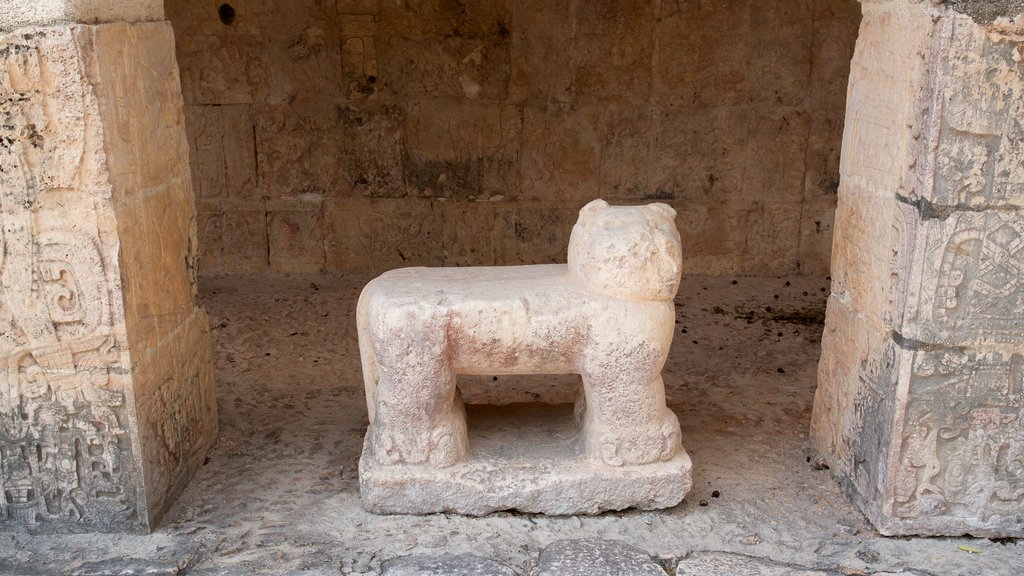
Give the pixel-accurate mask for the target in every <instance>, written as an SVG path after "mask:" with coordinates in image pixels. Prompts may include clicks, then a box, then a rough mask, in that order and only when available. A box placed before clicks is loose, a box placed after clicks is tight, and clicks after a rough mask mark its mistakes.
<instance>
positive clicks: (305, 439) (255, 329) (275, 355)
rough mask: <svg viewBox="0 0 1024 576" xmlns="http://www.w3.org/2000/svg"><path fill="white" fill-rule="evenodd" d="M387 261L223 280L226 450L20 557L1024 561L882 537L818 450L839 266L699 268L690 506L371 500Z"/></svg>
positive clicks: (204, 567)
mask: <svg viewBox="0 0 1024 576" xmlns="http://www.w3.org/2000/svg"><path fill="white" fill-rule="evenodd" d="M367 280H368V278H344V279H343V278H336V277H335V278H328V277H305V278H289V279H280V278H277V279H270V278H227V279H207V280H204V281H203V283H202V288H203V294H202V299H203V302H204V304H205V305H206V306H207V308H208V309H209V312H210V320H211V325H212V328H213V345H214V361H215V365H216V379H217V392H218V398H219V404H220V438H219V439H218V441H217V444H216V445H215V447H214V448H213V450H212V451H211V452H210V454H209V458H208V461H207V463H206V464H205V465H204V466H203V467H202V469H201V470H200V471H199V473H198V474H197V476H196V477H195V479H194V480H193V481H192V483H191V485H190V486H189V487H188V489H187V490H186V491H185V493H184V494H183V495H182V496H181V498H180V499H179V500H178V502H177V503H176V504H175V506H174V507H173V508H172V510H171V511H170V512H169V514H168V515H167V517H166V518H165V520H164V521H163V523H162V524H161V525H160V526H159V528H158V529H157V530H156V531H155V533H154V534H151V535H148V536H124V535H77V536H61V537H47V536H28V535H25V534H19V533H8V534H0V572H3V573H15V574H16V573H66V572H76V571H77V572H78V573H81V574H89V573H103V570H102V567H103V566H107V567H117V566H124V567H126V568H129V567H131V566H133V565H134V566H142V567H145V566H148V567H149V568H148V569H149V570H150V573H154V574H156V573H173V572H172V571H171V570H172V569H174V568H175V567H177V568H184V569H185V570H186V571H187V572H188V573H190V574H249V573H291V572H299V571H302V572H304V573H314V574H321V573H322V574H332V573H333V574H337V573H343V574H349V573H367V574H374V573H376V572H377V571H378V570H379V566H380V563H381V562H382V561H383V560H387V559H389V558H394V557H397V556H402V555H408V554H426V555H443V554H460V553H464V552H472V553H474V554H478V555H481V556H488V557H491V558H494V559H496V560H499V561H501V562H504V563H507V564H508V565H509V566H512V567H513V568H515V569H517V570H520V571H523V572H526V571H528V570H529V568H530V567H531V565H532V564H533V563H534V562H536V558H537V555H538V553H539V551H540V550H541V549H542V548H544V547H545V546H546V545H548V544H550V543H551V542H553V541H555V540H558V539H563V538H595V537H596V538H609V539H618V540H622V541H625V542H628V543H630V544H633V545H635V546H638V547H639V548H642V549H644V550H646V551H647V552H649V553H650V554H651V555H653V556H655V557H657V558H661V559H664V560H665V564H666V565H671V559H672V558H680V557H684V556H686V555H688V554H692V553H695V552H704V551H712V552H729V553H736V554H742V555H747V556H754V557H759V558H765V559H769V560H772V561H774V562H779V563H782V564H785V565H788V566H803V567H809V568H819V569H829V570H835V571H837V572H839V573H845V574H871V573H874V572H883V571H888V572H901V571H912V572H914V573H918V574H933V575H940V574H941V575H971V576H975V575H982V574H986V575H987V574H992V575H999V574H1005V575H1017V574H1022V573H1024V547H1022V546H1021V545H1020V544H1018V543H1016V542H1015V541H991V540H987V539H972V538H883V537H881V536H879V535H878V534H877V533H876V532H875V531H874V530H873V529H872V527H871V526H870V524H869V523H868V522H867V521H866V519H865V518H864V516H863V515H862V514H860V512H859V511H858V510H857V509H856V508H855V507H854V506H853V505H851V504H850V503H849V502H848V501H847V499H846V498H845V497H844V496H843V494H842V492H841V490H840V488H839V486H838V484H837V483H836V482H835V480H834V479H833V478H832V476H831V472H830V471H829V470H828V469H826V468H825V466H824V464H825V463H823V462H821V461H819V460H818V459H816V458H815V455H814V454H813V452H812V450H811V448H810V446H809V443H808V439H807V430H808V425H809V420H810V413H811V404H812V400H813V396H814V386H815V371H816V367H817V360H818V354H819V339H820V335H821V330H822V321H823V318H824V303H825V298H826V293H827V290H828V283H827V279H824V278H806V277H794V278H789V279H786V278H773V279H754V278H703V277H687V278H684V280H683V287H682V289H681V290H680V295H679V296H678V298H677V311H678V325H677V328H678V331H677V333H676V336H675V340H674V343H673V348H672V353H671V355H670V358H669V361H668V364H667V366H666V368H665V374H664V378H665V384H666V388H667V397H668V403H669V407H670V408H672V409H673V410H674V411H675V412H676V414H678V415H679V419H680V422H681V424H682V428H683V443H684V446H685V447H686V449H687V451H688V452H689V453H690V456H691V457H692V459H693V462H694V468H693V470H694V488H693V491H692V492H691V493H690V494H689V495H688V496H687V498H686V499H685V501H684V502H683V503H682V504H680V505H679V506H676V507H675V508H672V509H669V510H663V511H659V512H642V511H623V512H616V513H606V514H602V515H600V516H593V517H582V516H580V517H544V516H534V515H523V514H516V513H497V514H493V515H491V516H488V517H483V518H469V517H461V516H457V515H441V514H438V515H431V516H424V517H411V516H375V515H372V514H369V513H367V512H365V511H364V510H363V509H362V508H361V506H360V501H359V490H358V477H357V461H358V458H359V452H360V450H361V447H362V439H363V433H364V430H365V428H366V425H367V420H366V405H365V400H364V396H363V390H362V378H361V372H360V368H359V353H358V348H357V341H356V331H355V320H354V311H355V303H356V298H357V296H358V292H359V289H360V288H361V286H362V285H363V284H364V283H365V282H366V281H367ZM488 380H489V382H488ZM460 383H461V384H460V385H461V386H462V387H463V388H464V389H465V393H466V398H467V400H469V401H492V402H495V401H497V402H512V401H524V400H527V401H528V400H531V399H539V400H547V401H558V400H564V399H569V398H571V397H572V395H573V394H574V393H575V389H574V387H575V385H576V382H575V380H574V379H573V378H556V379H550V380H548V379H543V378H540V379H537V378H532V379H525V380H523V381H518V382H517V381H509V379H506V378H499V379H498V381H494V380H493V379H484V381H473V382H471V381H468V380H467V381H466V382H464V383H462V381H461V380H460ZM488 390H491V391H492V392H488ZM493 390H497V391H499V392H500V393H498V394H495V393H493ZM470 426H472V423H470ZM961 545H964V546H966V547H969V548H971V549H973V550H975V551H976V553H969V552H967V551H964V550H962V549H961V548H960V546H961ZM133 563H134V564H133ZM5 567H6V568H5ZM5 570H6V572H5ZM161 570H163V571H162V572H161Z"/></svg>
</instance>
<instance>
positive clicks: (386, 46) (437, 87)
mask: <svg viewBox="0 0 1024 576" xmlns="http://www.w3.org/2000/svg"><path fill="white" fill-rule="evenodd" d="M382 8H383V9H382V12H381V19H380V23H379V30H380V35H379V36H378V37H377V42H376V47H377V50H378V61H379V63H380V69H381V78H380V79H379V80H378V83H379V84H380V90H381V91H383V92H385V93H387V94H391V95H394V96H397V97H399V98H411V99H419V98H432V97H438V96H448V97H463V98H467V99H483V100H490V101H494V100H503V99H505V98H506V97H507V96H508V84H509V76H510V72H511V70H510V58H509V55H510V52H511V44H512V42H511V33H510V32H509V31H510V29H511V28H510V27H511V13H510V8H509V3H508V2H506V1H502V2H472V3H464V4H459V5H456V4H453V3H444V2H436V3H435V2H430V3H427V4H425V5H422V6H421V5H416V6H415V7H414V6H410V5H408V4H406V3H388V4H385V5H383V6H382Z"/></svg>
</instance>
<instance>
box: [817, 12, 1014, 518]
mask: <svg viewBox="0 0 1024 576" xmlns="http://www.w3.org/2000/svg"><path fill="white" fill-rule="evenodd" d="M864 8H865V26H864V28H863V33H862V34H861V39H860V40H859V41H858V43H859V44H858V49H857V53H856V56H855V58H854V61H853V65H852V70H853V73H852V78H851V90H850V101H849V104H848V105H849V112H848V118H850V119H851V123H850V124H849V125H848V127H847V130H846V138H845V143H844V152H843V154H844V158H843V167H842V178H843V182H842V183H841V185H840V194H839V209H838V211H837V214H836V242H835V243H834V255H833V271H832V277H833V294H832V297H831V298H830V301H829V310H828V317H827V319H826V329H825V334H824V336H823V339H822V347H823V348H822V349H823V353H822V360H821V364H820V365H819V387H818V392H817V394H816V398H815V413H814V417H813V425H812V436H813V437H814V439H815V442H816V444H817V445H818V447H819V448H820V449H821V450H823V451H824V452H825V453H826V454H828V455H829V456H830V457H831V459H832V460H831V462H834V463H835V466H834V469H835V470H837V472H838V473H839V475H840V476H841V477H842V478H843V479H844V480H845V481H846V485H847V486H848V488H849V489H850V491H851V492H852V494H853V497H854V499H855V501H857V503H858V504H859V505H860V506H861V508H862V509H863V510H864V512H865V513H866V514H867V516H868V517H869V518H870V519H871V521H872V522H873V523H874V524H875V526H876V527H877V528H878V529H879V531H880V532H882V533H883V534H887V535H895V534H931V535H939V534H948V535H959V534H964V533H969V534H973V535H976V536H993V535H1004V536H1005V535H1017V534H1021V533H1024V524H1022V523H1021V509H1022V508H1021V507H1022V505H1024V498H1022V495H1024V474H1022V471H1021V468H1020V466H1018V465H1017V464H1016V462H1018V461H1019V460H1020V457H1019V455H1018V453H1019V452H1020V451H1021V446H1020V439H1021V437H1022V434H1021V424H1020V422H1021V408H1022V404H1021V403H1022V396H1021V393H1020V389H1021V388H1022V387H1024V380H1021V370H1020V367H1021V364H1022V362H1024V360H1022V358H1024V353H1022V350H1024V340H1022V339H1021V336H1020V334H1021V330H1022V327H1024V313H1022V310H1024V305H1022V303H1024V295H1022V292H1021V290H1020V289H1019V287H1020V286H1019V285H1020V282H1019V281H1018V278H1019V276H1020V274H1019V270H1020V269H1021V266H1022V265H1024V262H1022V254H1024V252H1022V250H1021V247H1022V246H1024V229H1022V228H1021V224H1020V209H1019V207H1018V206H1015V205H1012V204H1010V205H1007V204H1004V203H1003V200H1002V199H1001V198H998V197H997V196H996V193H995V190H996V187H995V186H994V183H995V181H996V178H997V177H996V176H995V173H996V169H995V165H996V163H997V162H998V161H997V160H995V159H996V158H997V156H998V154H999V150H1000V149H1001V148H1002V146H1003V145H1004V144H1006V143H1009V146H1011V147H1012V146H1013V144H1012V142H1013V141H1014V140H1015V138H1016V134H1017V132H1018V126H1019V119H1018V118H1017V117H1016V116H1015V115H1016V114H1019V113H1020V112H1021V111H1022V110H1024V109H1022V108H1019V107H1018V106H1017V102H1018V100H1019V98H1018V97H1017V95H1018V90H1019V86H1020V82H1019V74H1017V75H1014V74H1010V75H1007V73H1006V70H1008V67H1007V66H1008V64H1007V58H1008V54H1009V53H1008V52H1007V51H1006V49H1005V47H1004V46H1002V45H1001V43H1000V42H999V40H997V39H999V38H1002V37H1003V35H1005V34H1006V33H1007V31H1006V30H1005V29H1001V28H1000V27H999V26H998V25H996V26H994V27H990V28H988V29H986V28H982V27H980V26H978V25H977V24H975V23H974V22H972V21H970V19H969V18H967V17H964V16H960V15H957V14H956V13H955V12H952V11H951V10H949V9H948V8H946V7H942V8H931V7H928V6H922V5H913V4H907V3H884V4H883V3H877V4H876V3H872V4H865V5H864ZM990 42H992V43H993V44H992V45H991V46H990V45H989V43H990ZM995 44H999V46H998V47H997V46H995ZM986 46H989V48H990V49H989V48H986ZM922 55H923V57H922ZM982 70H985V71H986V72H987V73H989V74H990V75H984V74H983V73H982V72H981V71H982ZM981 93H984V94H986V96H979V94H981ZM1004 98H1006V99H1007V100H1003V99H1004ZM936 103H939V105H936ZM879 150H882V151H884V153H881V152H879ZM1000 177H1007V178H1008V179H1012V178H1014V176H1013V175H1012V171H1009V170H1008V171H1006V172H1003V173H1001V174H1000ZM1011 184H1012V182H1011ZM872 220H873V222H872Z"/></svg>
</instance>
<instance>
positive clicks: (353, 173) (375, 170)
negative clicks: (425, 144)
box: [335, 104, 406, 198]
mask: <svg viewBox="0 0 1024 576" xmlns="http://www.w3.org/2000/svg"><path fill="white" fill-rule="evenodd" d="M338 116H339V118H340V120H341V123H342V126H343V131H344V140H343V142H342V155H341V156H340V157H338V158H335V162H337V163H339V164H341V165H342V168H343V170H344V173H345V176H346V181H345V182H344V184H345V185H347V188H345V187H343V188H342V193H343V194H349V195H362V196H369V197H380V198H398V197H402V196H405V195H406V185H405V172H404V170H403V167H404V166H403V163H404V162H405V159H406V154H405V149H404V144H403V129H404V126H405V114H404V112H403V110H402V108H401V107H399V106H372V105H353V104H349V105H345V106H338Z"/></svg>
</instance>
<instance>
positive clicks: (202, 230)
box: [196, 210, 224, 276]
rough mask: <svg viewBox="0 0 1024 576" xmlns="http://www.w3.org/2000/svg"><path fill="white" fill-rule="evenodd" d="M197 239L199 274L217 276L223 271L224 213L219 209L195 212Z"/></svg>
mask: <svg viewBox="0 0 1024 576" xmlns="http://www.w3.org/2000/svg"><path fill="white" fill-rule="evenodd" d="M196 236H197V238H198V241H199V275H200V276H217V275H219V274H221V273H222V272H223V271H224V215H223V214H221V213H220V212H219V211H214V212H204V211H202V210H200V211H198V212H197V213H196Z"/></svg>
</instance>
